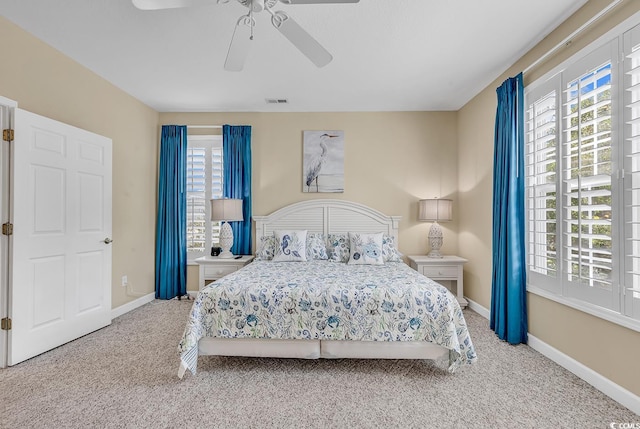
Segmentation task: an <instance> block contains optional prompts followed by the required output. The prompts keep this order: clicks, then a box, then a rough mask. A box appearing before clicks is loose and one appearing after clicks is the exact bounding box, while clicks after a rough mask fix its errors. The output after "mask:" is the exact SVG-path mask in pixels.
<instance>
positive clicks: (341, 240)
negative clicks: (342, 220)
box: [327, 234, 349, 262]
mask: <svg viewBox="0 0 640 429" xmlns="http://www.w3.org/2000/svg"><path fill="white" fill-rule="evenodd" d="M327 248H328V252H327V253H328V256H329V260H330V261H332V262H347V261H348V260H349V236H348V235H347V234H329V235H328V236H327Z"/></svg>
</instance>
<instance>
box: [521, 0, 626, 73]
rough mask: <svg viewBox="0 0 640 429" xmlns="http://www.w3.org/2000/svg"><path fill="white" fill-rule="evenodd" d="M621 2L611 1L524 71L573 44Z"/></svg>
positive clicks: (525, 71)
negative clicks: (581, 34) (575, 39)
mask: <svg viewBox="0 0 640 429" xmlns="http://www.w3.org/2000/svg"><path fill="white" fill-rule="evenodd" d="M620 3H622V0H614V1H613V2H611V3H609V5H608V6H607V7H605V8H604V9H602V10H601V11H600V12H598V13H597V14H595V15H594V16H593V17H591V19H590V20H588V21H587V22H585V23H584V24H582V25H581V26H580V27H578V28H577V29H576V30H574V31H573V33H571V34H569V35H568V36H567V37H565V38H564V39H563V40H562V41H561V42H560V43H558V44H557V45H556V46H554V47H553V48H551V49H550V50H549V51H547V52H546V53H545V54H544V55H543V56H541V57H540V58H538V59H537V60H536V61H534V62H533V63H532V64H531V65H529V67H527V68H525V69H524V70H523V71H522V73H527V72H529V71H531V69H533V68H534V67H536V66H537V65H538V64H540V63H542V62H543V61H545V60H546V59H548V58H549V57H550V56H551V55H553V54H555V53H556V51H558V50H559V49H560V48H563V47H565V46H569V45H570V44H571V41H572V39H574V38H575V37H576V36H577V35H578V34H580V33H582V32H583V31H584V30H586V29H587V28H589V27H591V25H592V24H593V23H594V22H596V21H597V20H599V19H600V18H602V17H603V16H605V15H606V14H607V13H609V12H611V11H612V10H613V8H615V7H616V6H618V5H619V4H620Z"/></svg>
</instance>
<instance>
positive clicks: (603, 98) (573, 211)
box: [561, 41, 619, 309]
mask: <svg viewBox="0 0 640 429" xmlns="http://www.w3.org/2000/svg"><path fill="white" fill-rule="evenodd" d="M616 45H617V41H614V42H611V43H609V44H607V45H605V46H603V47H601V48H600V49H597V50H595V51H594V52H592V53H591V54H589V55H587V56H586V57H584V58H583V59H582V60H581V61H578V62H577V63H576V64H574V65H573V66H572V67H571V68H569V69H567V70H566V72H565V74H564V76H563V77H564V78H563V88H564V96H563V106H562V115H563V117H562V120H563V124H564V132H565V135H564V138H563V148H562V156H563V159H562V166H563V168H562V182H561V183H562V185H561V186H562V187H563V199H562V211H563V221H564V222H563V225H562V230H563V246H564V253H563V260H562V263H563V264H564V272H565V273H566V274H565V276H566V277H565V279H564V280H565V284H564V289H565V292H566V295H568V296H573V297H576V298H580V299H582V300H585V301H587V302H592V303H594V304H598V305H600V306H603V307H605V308H609V309H614V308H615V309H618V308H619V295H618V283H617V279H618V274H617V271H616V269H617V268H616V267H615V266H614V265H616V264H617V258H614V257H613V252H614V248H615V245H617V243H615V239H616V230H614V228H612V224H616V223H617V222H616V218H617V217H619V213H618V212H617V211H616V210H615V209H614V207H615V204H614V203H615V201H614V192H613V189H612V188H613V186H614V184H613V183H612V180H611V178H612V172H613V163H612V161H613V158H612V157H613V144H612V143H613V137H612V124H611V111H612V97H611V94H612V91H611V89H612V84H613V83H614V81H615V74H614V73H613V68H614V63H613V61H612V58H613V57H614V55H616V51H615V46H616ZM585 70H586V72H585Z"/></svg>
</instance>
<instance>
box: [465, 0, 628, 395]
mask: <svg viewBox="0 0 640 429" xmlns="http://www.w3.org/2000/svg"><path fill="white" fill-rule="evenodd" d="M609 3H610V2H608V1H590V2H589V3H587V4H586V5H585V7H583V8H582V9H580V10H579V11H578V12H577V13H576V14H574V16H572V17H571V18H570V19H569V20H567V21H566V22H565V23H564V24H563V25H561V26H560V27H559V28H558V29H557V30H556V31H554V32H553V33H552V34H551V35H549V37H547V38H546V39H545V40H543V41H542V42H541V43H540V44H538V45H537V46H536V47H535V48H534V49H532V51H531V52H529V53H528V54H527V55H525V56H524V57H523V58H522V59H521V60H520V61H518V62H517V63H516V64H515V65H514V66H513V67H512V68H510V69H509V70H508V72H507V73H505V74H504V75H502V76H501V77H500V78H499V79H496V81H494V82H493V83H492V84H491V85H489V86H488V87H487V88H486V89H485V90H484V91H482V92H481V93H480V94H479V95H478V96H476V97H475V98H474V99H473V100H471V101H470V102H469V103H468V104H467V105H465V106H464V107H463V108H462V109H461V110H460V111H459V112H458V172H459V179H458V182H459V186H460V188H459V200H460V202H459V207H460V210H459V213H460V214H461V215H460V218H459V233H458V238H459V243H458V247H459V249H460V253H461V255H462V256H463V257H466V258H468V259H469V260H470V262H469V264H467V266H466V270H465V294H466V295H467V296H468V297H469V298H471V299H472V300H473V301H476V302H478V303H479V304H481V305H482V306H484V307H487V308H489V307H490V299H491V216H492V214H491V205H492V186H493V182H492V180H493V178H492V168H493V166H492V164H493V131H494V130H493V124H494V122H495V110H496V93H495V90H496V88H497V87H498V86H500V84H501V83H502V82H503V81H504V80H505V79H506V78H507V77H510V76H515V75H516V74H517V73H519V72H520V71H522V70H523V69H524V68H526V67H527V66H529V65H530V64H532V63H533V62H534V61H536V60H537V59H538V58H540V57H541V56H542V55H543V54H544V53H545V52H547V51H548V50H550V49H551V48H552V47H554V46H555V45H556V44H558V43H559V42H560V41H562V40H563V39H564V38H565V37H567V36H568V35H569V34H571V33H572V32H573V31H574V30H575V29H576V28H578V27H579V26H580V25H581V24H582V23H584V22H586V21H587V20H588V19H589V18H590V17H592V16H594V15H595V14H596V13H597V12H598V11H599V10H601V9H602V8H603V7H604V6H606V5H607V4H609ZM638 10H640V2H637V1H633V2H623V4H622V5H620V6H618V7H617V8H616V9H614V11H613V12H611V13H610V14H609V15H608V16H607V17H606V18H604V19H603V20H602V21H599V22H598V23H597V24H596V25H595V26H594V27H592V28H591V29H590V30H589V31H588V32H586V33H584V34H582V35H581V37H580V38H579V39H576V40H574V41H573V42H572V43H571V45H570V46H569V47H567V48H565V49H563V50H561V51H560V52H558V53H557V55H555V56H554V57H553V58H551V59H549V60H548V61H546V62H545V63H543V64H541V65H539V66H538V67H537V68H536V69H533V70H532V71H531V72H530V73H527V74H526V75H525V85H526V84H527V83H528V82H530V81H532V80H533V79H535V78H536V77H539V76H541V75H542V74H544V73H545V72H546V71H548V70H550V69H551V68H553V67H554V66H555V65H557V64H559V63H560V62H562V61H563V60H564V59H566V58H568V57H569V56H570V55H571V54H573V53H575V52H577V51H578V50H579V49H580V48H582V47H584V46H585V45H587V44H588V43H589V42H591V41H593V40H595V39H596V38H597V37H598V36H599V35H602V34H604V33H605V32H606V31H607V30H609V29H611V28H613V27H615V25H616V24H618V23H620V22H622V21H623V20H624V19H626V18H627V17H629V16H631V15H633V14H634V13H636V12H637V11H638ZM528 297H529V306H528V308H529V332H531V334H533V335H534V336H535V337H537V338H539V339H540V340H542V341H544V342H545V343H547V344H549V345H551V346H552V347H555V348H556V349H558V350H560V351H561V352H563V353H565V354H567V355H569V356H570V357H572V358H573V359H575V360H577V361H579V362H581V363H582V364H584V365H586V366H588V367H589V368H591V369H593V370H594V371H596V372H598V373H600V374H602V375H604V376H605V377H607V378H609V379H611V380H612V381H614V382H615V383H617V384H619V385H621V386H622V387H624V388H626V389H628V390H630V391H631V392H633V393H635V394H636V395H640V371H638V365H637V359H636V358H635V357H636V356H639V355H640V333H638V332H636V331H632V330H630V329H626V328H623V327H620V326H618V325H615V324H612V323H610V322H607V321H604V320H602V319H599V318H597V317H593V316H590V315H588V314H586V313H584V312H581V311H577V310H574V309H572V308H569V307H566V306H564V305H561V304H558V303H555V302H553V301H550V300H547V299H545V298H542V297H540V296H537V295H533V294H529V295H528Z"/></svg>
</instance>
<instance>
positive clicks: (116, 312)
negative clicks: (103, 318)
mask: <svg viewBox="0 0 640 429" xmlns="http://www.w3.org/2000/svg"><path fill="white" fill-rule="evenodd" d="M154 299H156V294H155V292H151V293H150V294H147V295H144V296H142V297H140V298H138V299H134V300H133V301H131V302H128V303H126V304H123V305H121V306H120V307H117V308H114V309H112V310H111V320H113V319H115V318H116V317H119V316H122V315H123V314H126V313H128V312H130V311H132V310H135V309H136V308H138V307H142V306H143V305H145V304H148V303H150V302H151V301H153V300H154Z"/></svg>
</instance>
